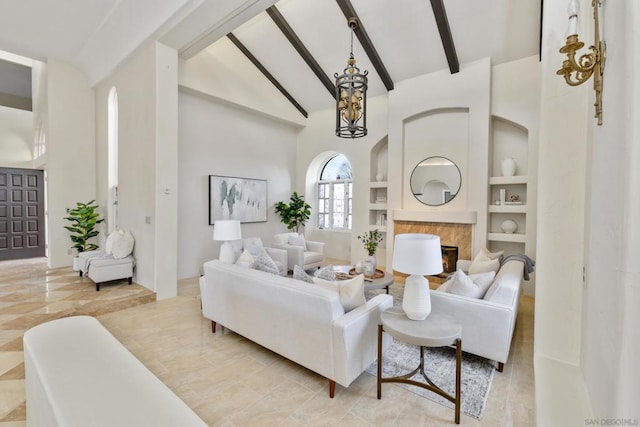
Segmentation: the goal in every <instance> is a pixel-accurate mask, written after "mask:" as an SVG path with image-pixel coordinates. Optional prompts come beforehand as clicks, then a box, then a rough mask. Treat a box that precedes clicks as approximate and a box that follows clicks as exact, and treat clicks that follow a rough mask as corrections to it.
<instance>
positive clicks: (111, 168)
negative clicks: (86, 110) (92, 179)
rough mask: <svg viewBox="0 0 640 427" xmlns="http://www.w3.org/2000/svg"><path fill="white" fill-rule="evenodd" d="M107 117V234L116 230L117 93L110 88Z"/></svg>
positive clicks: (113, 88)
mask: <svg viewBox="0 0 640 427" xmlns="http://www.w3.org/2000/svg"><path fill="white" fill-rule="evenodd" d="M107 102H108V113H107V114H108V117H107V121H108V123H107V126H108V130H107V132H108V133H107V138H108V142H107V144H108V160H107V162H108V165H107V168H108V172H107V173H108V176H107V185H108V186H109V190H108V191H109V194H108V196H107V201H108V204H109V207H108V212H107V218H108V220H107V222H108V225H109V230H108V231H109V232H111V231H113V230H116V229H117V228H118V91H117V90H116V88H115V87H112V88H111V90H110V91H109V100H108V101H107Z"/></svg>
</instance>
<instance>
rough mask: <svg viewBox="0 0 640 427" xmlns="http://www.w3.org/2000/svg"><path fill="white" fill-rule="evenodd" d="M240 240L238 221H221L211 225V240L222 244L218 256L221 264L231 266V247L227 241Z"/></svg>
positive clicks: (232, 257) (232, 259) (232, 258)
mask: <svg viewBox="0 0 640 427" xmlns="http://www.w3.org/2000/svg"><path fill="white" fill-rule="evenodd" d="M240 239H242V233H241V230H240V221H238V220H235V219H221V220H218V221H216V222H215V224H214V225H213V240H216V241H222V242H224V243H223V244H222V246H220V256H219V257H218V259H219V260H220V261H222V262H226V263H229V264H233V261H234V256H233V247H232V246H231V243H229V241H231V240H240Z"/></svg>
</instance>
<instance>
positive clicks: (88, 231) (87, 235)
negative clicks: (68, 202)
mask: <svg viewBox="0 0 640 427" xmlns="http://www.w3.org/2000/svg"><path fill="white" fill-rule="evenodd" d="M97 209H98V205H96V204H95V200H91V201H90V202H89V203H81V202H78V203H76V207H75V208H73V209H71V210H70V211H69V216H67V217H64V219H66V220H67V221H71V223H72V224H71V225H65V226H64V228H66V229H67V230H69V231H70V232H71V236H70V237H71V242H72V243H73V246H71V248H74V249H76V250H77V251H78V253H80V252H85V251H93V250H95V249H98V245H96V244H95V243H91V242H89V240H90V239H92V238H93V237H96V236H97V235H98V234H99V232H98V231H97V230H96V229H95V227H96V225H98V224H100V223H101V222H102V221H104V219H99V218H98V217H99V216H100V214H99V213H98V212H96V211H97ZM75 267H77V256H76V259H74V268H75Z"/></svg>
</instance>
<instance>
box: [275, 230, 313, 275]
mask: <svg viewBox="0 0 640 427" xmlns="http://www.w3.org/2000/svg"><path fill="white" fill-rule="evenodd" d="M271 246H273V247H274V248H277V249H284V250H286V251H287V258H288V260H287V261H288V264H289V269H293V266H294V265H298V266H300V267H302V268H303V269H304V270H311V269H313V268H318V267H320V266H321V265H322V264H323V263H324V242H314V241H312V240H305V239H304V236H302V235H299V234H298V233H280V234H276V235H275V236H274V238H273V243H272V245H271Z"/></svg>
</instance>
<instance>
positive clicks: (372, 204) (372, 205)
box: [369, 203, 387, 211]
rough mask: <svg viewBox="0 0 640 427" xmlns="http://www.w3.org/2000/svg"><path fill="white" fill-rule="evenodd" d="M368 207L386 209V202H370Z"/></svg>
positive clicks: (373, 209)
mask: <svg viewBox="0 0 640 427" xmlns="http://www.w3.org/2000/svg"><path fill="white" fill-rule="evenodd" d="M369 209H370V210H372V211H386V210H387V204H386V203H370V204H369Z"/></svg>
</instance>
